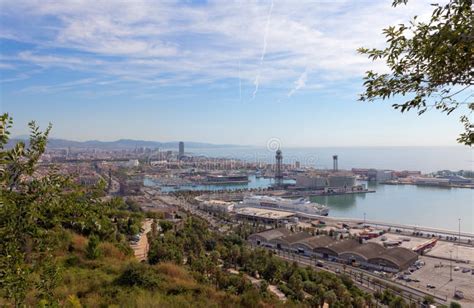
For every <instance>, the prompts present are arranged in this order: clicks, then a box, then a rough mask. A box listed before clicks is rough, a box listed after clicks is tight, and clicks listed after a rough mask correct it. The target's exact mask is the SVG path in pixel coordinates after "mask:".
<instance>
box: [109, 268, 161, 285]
mask: <svg viewBox="0 0 474 308" xmlns="http://www.w3.org/2000/svg"><path fill="white" fill-rule="evenodd" d="M117 283H118V284H119V285H122V286H130V287H131V286H139V287H143V288H146V289H155V288H156V287H158V285H159V283H160V278H159V277H158V275H157V273H156V272H155V271H154V270H153V269H152V268H150V267H149V266H146V265H145V264H142V263H131V264H130V265H129V266H128V267H127V268H126V269H125V270H124V271H123V273H122V274H121V275H120V277H119V278H118V279H117Z"/></svg>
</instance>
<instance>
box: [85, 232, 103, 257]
mask: <svg viewBox="0 0 474 308" xmlns="http://www.w3.org/2000/svg"><path fill="white" fill-rule="evenodd" d="M86 256H87V258H89V259H92V260H95V259H97V258H98V257H99V256H100V250H99V238H98V237H97V236H95V235H92V236H91V237H90V238H89V242H88V243H87V247H86Z"/></svg>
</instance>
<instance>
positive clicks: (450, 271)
mask: <svg viewBox="0 0 474 308" xmlns="http://www.w3.org/2000/svg"><path fill="white" fill-rule="evenodd" d="M449 281H453V251H452V250H450V251H449Z"/></svg>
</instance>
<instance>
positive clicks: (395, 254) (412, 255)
mask: <svg viewBox="0 0 474 308" xmlns="http://www.w3.org/2000/svg"><path fill="white" fill-rule="evenodd" d="M380 259H382V260H386V261H389V262H391V263H393V264H395V265H396V266H397V267H398V268H400V269H403V268H407V267H408V266H409V265H410V264H411V263H413V262H414V261H415V260H416V259H418V254H417V253H416V252H413V251H412V250H410V249H407V248H403V247H395V248H389V249H386V250H385V252H383V253H382V254H380V255H378V256H376V257H374V258H371V259H370V260H369V261H370V262H377V260H380Z"/></svg>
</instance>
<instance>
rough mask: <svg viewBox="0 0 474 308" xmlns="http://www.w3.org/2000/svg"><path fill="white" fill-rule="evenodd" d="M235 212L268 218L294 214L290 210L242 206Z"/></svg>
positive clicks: (279, 217) (285, 216)
mask: <svg viewBox="0 0 474 308" xmlns="http://www.w3.org/2000/svg"><path fill="white" fill-rule="evenodd" d="M235 212H236V214H238V215H245V216H254V217H258V218H269V219H284V218H288V217H292V216H294V215H295V214H294V213H291V212H285V211H275V210H268V209H261V208H254V207H243V208H240V209H237V210H236V211H235Z"/></svg>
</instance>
